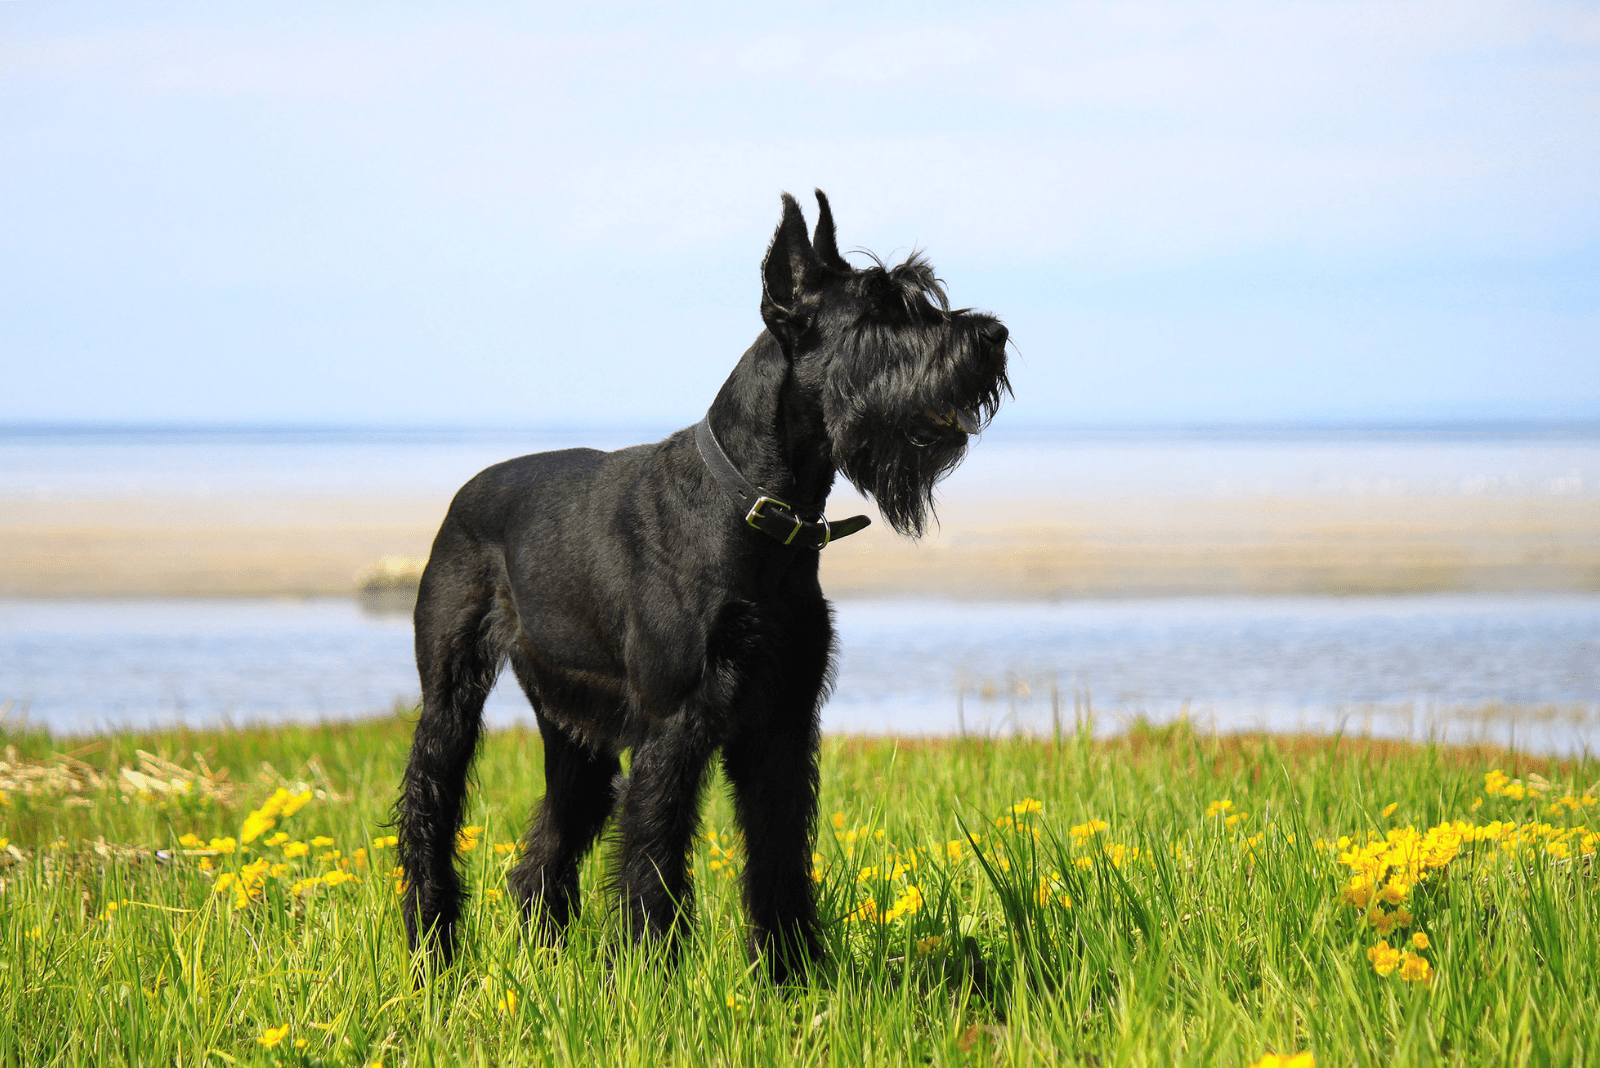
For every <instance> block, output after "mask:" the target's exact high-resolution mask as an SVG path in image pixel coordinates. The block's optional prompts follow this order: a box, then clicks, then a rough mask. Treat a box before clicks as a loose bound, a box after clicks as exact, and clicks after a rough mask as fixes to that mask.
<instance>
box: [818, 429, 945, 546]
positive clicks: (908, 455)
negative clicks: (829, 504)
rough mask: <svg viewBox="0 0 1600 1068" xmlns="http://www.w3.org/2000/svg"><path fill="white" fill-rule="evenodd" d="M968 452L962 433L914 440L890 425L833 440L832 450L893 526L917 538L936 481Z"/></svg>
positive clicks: (930, 511)
mask: <svg viewBox="0 0 1600 1068" xmlns="http://www.w3.org/2000/svg"><path fill="white" fill-rule="evenodd" d="M841 446H842V448H841ZM966 454H967V438H966V435H965V434H959V435H951V436H946V437H942V438H940V439H939V440H936V441H933V442H930V443H929V444H927V445H917V444H914V443H913V442H912V440H911V438H910V436H909V435H908V434H907V433H906V432H905V431H904V430H902V429H900V428H897V427H892V426H888V425H879V426H876V427H870V428H863V432H861V433H859V434H857V435H854V436H852V437H851V439H849V440H847V441H836V442H835V450H834V455H835V456H836V457H838V458H839V470H840V472H841V473H843V475H844V476H845V477H846V478H848V479H849V480H850V482H851V483H852V484H853V485H854V486H855V487H856V489H858V490H860V491H861V492H862V493H864V494H866V495H867V496H869V497H871V498H872V499H873V500H874V501H876V502H877V505H878V511H880V512H881V513H883V518H884V519H886V520H887V521H888V523H889V525H890V526H891V527H893V528H894V529H895V531H896V532H898V533H900V534H903V535H906V536H907V537H912V538H920V537H921V536H922V534H923V532H924V531H925V530H926V529H927V524H928V519H929V518H930V517H933V516H934V504H933V490H934V487H935V486H937V485H938V483H939V480H940V479H942V478H944V477H945V476H946V475H948V474H949V473H950V472H951V471H953V470H955V468H956V466H957V465H958V464H960V463H961V460H962V457H964V456H966Z"/></svg>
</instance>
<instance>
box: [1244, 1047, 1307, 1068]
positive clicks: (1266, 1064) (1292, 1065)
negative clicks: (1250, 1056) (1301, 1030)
mask: <svg viewBox="0 0 1600 1068" xmlns="http://www.w3.org/2000/svg"><path fill="white" fill-rule="evenodd" d="M1250 1068H1317V1059H1316V1058H1315V1057H1313V1056H1312V1055H1311V1052H1310V1051H1309V1050H1307V1051H1306V1052H1305V1053H1296V1054H1293V1055H1291V1054H1288V1053H1269V1054H1267V1055H1266V1056H1264V1057H1262V1058H1261V1059H1260V1060H1259V1061H1256V1063H1254V1064H1252V1065H1251V1066H1250Z"/></svg>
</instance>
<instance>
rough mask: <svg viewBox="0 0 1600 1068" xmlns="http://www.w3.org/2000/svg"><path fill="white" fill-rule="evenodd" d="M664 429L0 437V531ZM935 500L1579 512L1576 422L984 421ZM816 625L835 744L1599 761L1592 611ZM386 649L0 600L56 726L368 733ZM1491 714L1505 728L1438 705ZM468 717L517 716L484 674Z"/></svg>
mask: <svg viewBox="0 0 1600 1068" xmlns="http://www.w3.org/2000/svg"><path fill="white" fill-rule="evenodd" d="M694 414H697V413H690V414H689V415H688V416H686V418H685V422H688V421H690V419H692V417H693V415H694ZM670 429H672V428H670V427H634V428H619V429H611V430H583V431H549V430H528V429H524V430H509V429H508V430H484V431H466V430H403V429H402V430H390V431H382V430H339V429H332V430H281V429H280V430H260V431H252V430H238V429H234V430H227V429H219V430H186V429H166V430H161V429H155V430H122V431H118V430H81V429H80V430H74V429H71V428H48V427H47V428H32V429H29V428H15V427H13V428H4V427H0V526H3V522H4V507H5V502H6V501H7V500H12V501H16V500H35V501H39V500H97V499H98V500H106V499H111V500H116V499H133V498H137V499H144V500H150V499H156V500H201V501H203V500H212V499H215V500H236V499H282V498H349V497H366V498H384V497H391V498H413V499H422V498H442V497H445V496H448V495H449V494H450V493H452V492H453V491H454V490H455V488H456V487H457V486H459V485H460V484H461V483H462V482H464V481H465V480H466V479H467V478H469V477H471V476H472V475H473V474H474V473H475V472H477V471H479V470H481V469H482V468H483V467H485V466H487V465H488V464H491V463H494V462H496V461H498V460H502V459H505V458H507V457H510V456H515V455H519V454H521V453H526V452H531V451H537V450H540V449H550V448H562V447H567V446H571V445H579V444H581V445H591V446H595V447H599V448H617V447H621V446H623V445H627V444H632V443H635V442H639V441H649V440H655V439H658V438H660V437H661V436H662V435H663V434H665V433H666V432H668V431H669V430H670ZM840 495H841V496H844V495H845V494H844V493H843V492H841V494H840ZM942 496H943V497H944V499H946V500H947V501H950V502H961V501H984V500H1011V501H1016V500H1022V499H1028V498H1040V497H1044V498H1056V499H1105V500H1111V499H1125V500H1126V499H1150V498H1168V499H1171V498H1187V499H1199V498H1211V499H1230V498H1231V499H1237V498H1245V497H1255V498H1262V497H1345V498H1349V497H1374V496H1376V497H1410V498H1416V497H1462V498H1464V497H1490V498H1495V499H1515V498H1525V497H1566V498H1572V497H1576V498H1582V499H1593V498H1597V497H1600V430H1597V429H1596V428H1593V427H1589V428H1582V427H1578V428H1565V429H1563V428H1522V429H1517V428H1504V427H1462V428H1453V429H1448V428H1447V429H1437V428H1436V429H1432V430H1408V429H1405V428H1393V429H1390V430H1379V431H1372V430H1336V429H1323V430H1304V429H1301V430H1293V429H1291V430H1265V429H1259V428H1258V429H1248V428H1246V429H1234V430H1226V429H1223V430H1212V431H1190V432H1182V431H1151V432H1112V431H1107V432H1090V431H1080V432H1052V433H1044V432H1025V431H1010V430H1008V429H1007V428H1006V427H1005V424H1004V420H1003V417H1002V422H1001V425H1000V426H999V427H997V428H995V429H994V430H991V431H990V432H989V433H988V434H986V435H985V436H984V438H983V440H982V441H980V442H979V444H978V445H977V447H976V448H974V449H973V450H972V452H971V453H970V454H969V457H968V459H967V461H966V463H964V464H963V466H962V467H961V468H960V469H959V470H958V471H957V472H956V474H955V475H954V476H953V477H952V478H951V479H950V480H949V481H948V482H947V483H945V485H944V487H943V493H942ZM835 507H836V508H839V509H844V508H849V507H851V505H850V504H849V503H848V502H841V503H836V505H835ZM838 619H839V631H840V637H841V643H842V656H841V660H840V668H839V684H838V688H837V691H836V693H835V695H834V698H833V700H832V701H831V702H830V703H829V705H828V706H827V708H826V709H825V712H824V723H825V725H826V727H827V728H828V729H829V730H834V731H892V732H897V733H948V732H954V731H956V730H958V729H963V728H964V729H966V730H969V731H989V732H1008V731H1013V730H1026V731H1045V730H1050V729H1053V726H1054V723H1055V722H1056V721H1057V720H1058V719H1059V720H1062V721H1064V722H1065V723H1066V724H1067V725H1068V726H1070V724H1071V721H1072V719H1073V717H1074V716H1075V715H1076V716H1078V717H1087V716H1090V715H1092V717H1093V722H1094V727H1095V729H1096V730H1098V731H1101V732H1104V731H1107V730H1114V729H1117V728H1118V727H1120V726H1122V725H1124V724H1126V723H1128V722H1130V721H1131V720H1132V719H1133V718H1134V717H1136V716H1144V717H1146V718H1148V719H1151V720H1154V721H1162V720H1167V719H1171V718H1173V717H1175V716H1178V715H1183V714H1187V715H1189V716H1190V717H1191V718H1192V719H1194V720H1196V721H1197V722H1199V723H1201V724H1203V725H1206V726H1214V727H1216V728H1217V729H1220V730H1237V729H1253V728H1269V729H1274V730H1314V731H1337V730H1341V729H1342V730H1347V731H1372V732H1374V733H1383V734H1392V735H1401V736H1404V735H1411V736H1424V735H1427V734H1429V733H1430V732H1431V733H1432V734H1434V735H1442V736H1444V737H1446V738H1454V739H1458V740H1460V739H1466V738H1469V737H1476V736H1479V735H1481V736H1484V737H1488V738H1492V739H1495V740H1500V741H1511V740H1515V741H1516V742H1517V744H1519V745H1524V746H1529V747H1533V748H1540V749H1546V750H1552V751H1563V752H1566V751H1580V750H1583V749H1585V748H1588V749H1595V748H1600V747H1597V746H1596V744H1595V743H1596V741H1597V738H1600V735H1597V730H1600V728H1597V726H1596V723H1595V718H1596V709H1597V703H1600V684H1597V682H1596V675H1597V670H1600V669H1597V664H1600V651H1597V639H1596V638H1595V635H1596V634H1600V626H1597V624H1600V597H1596V596H1595V595H1574V596H1539V597H1484V596H1473V597H1397V598H1347V599H1334V598H1294V599H1246V598H1238V599H1225V598H1195V599H1168V600H1146V601H1114V602H1078V603H1064V604H992V605H972V604H959V605H957V604H940V603H926V602H919V603H915V604H908V603H903V602H902V603H896V602H844V603H841V604H839V605H838ZM410 645H411V635H410V626H409V622H408V620H407V619H406V618H404V617H403V616H402V617H396V616H383V615H373V614H368V613H364V612H363V611H362V610H361V608H360V606H359V605H357V604H356V603H355V602H354V601H350V600H345V599H328V600H311V601H261V600H257V601H183V600H157V601H140V602H114V601H71V602H47V601H35V602H22V601H10V602H5V601H0V701H5V700H7V699H9V700H11V701H12V702H13V704H12V713H11V714H12V715H13V716H15V715H18V714H20V711H21V710H22V709H25V710H26V713H27V715H28V716H29V717H30V718H31V720H32V721H33V722H36V723H43V724H44V725H46V726H48V727H50V729H52V730H54V731H57V732H83V731H90V730H96V729H102V728H105V727H109V726H143V725H161V724H171V723H174V722H186V723H190V724H194V725H201V724H217V723H230V722H231V723H245V722H276V721H281V720H285V719H291V718H294V719H317V718H343V717H349V716H359V715H368V714H372V713H374V712H382V711H385V710H387V709H389V708H392V707H393V706H394V704H395V703H396V702H397V701H400V702H410V701H412V700H413V699H414V698H415V694H416V681H415V675H414V668H413V667H412V662H411V651H410ZM1492 702H1499V703H1501V704H1503V705H1505V706H1507V707H1508V708H1510V709H1511V710H1512V712H1513V713H1514V714H1515V717H1516V718H1515V721H1514V722H1513V720H1512V719H1511V718H1508V717H1499V718H1490V719H1487V720H1486V719H1484V718H1482V717H1477V718H1473V717H1466V718H1463V716H1462V715H1460V712H1461V710H1463V709H1472V708H1480V709H1481V708H1482V707H1483V706H1484V705H1485V704H1487V703H1492ZM489 716H490V719H491V721H492V722H494V723H498V724H505V723H510V722H514V721H517V720H521V719H525V718H526V716H527V710H526V706H525V704H524V703H523V702H522V699H521V697H520V695H519V694H517V693H516V692H515V688H514V687H512V686H507V685H504V684H502V686H501V687H500V688H499V689H497V690H496V692H495V694H494V695H493V697H492V698H491V702H490V708H489Z"/></svg>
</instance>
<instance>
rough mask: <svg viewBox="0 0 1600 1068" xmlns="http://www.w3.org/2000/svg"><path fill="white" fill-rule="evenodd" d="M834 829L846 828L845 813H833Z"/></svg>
mask: <svg viewBox="0 0 1600 1068" xmlns="http://www.w3.org/2000/svg"><path fill="white" fill-rule="evenodd" d="M833 829H834V830H836V831H842V830H844V813H843V812H835V813H834V814H833Z"/></svg>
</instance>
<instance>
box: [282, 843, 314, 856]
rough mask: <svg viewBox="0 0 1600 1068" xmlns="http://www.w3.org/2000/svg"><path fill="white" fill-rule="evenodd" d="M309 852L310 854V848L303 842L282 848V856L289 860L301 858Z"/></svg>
mask: <svg viewBox="0 0 1600 1068" xmlns="http://www.w3.org/2000/svg"><path fill="white" fill-rule="evenodd" d="M309 852H311V847H310V846H308V845H306V844H305V843H304V842H290V843H289V844H288V845H286V846H284V847H283V855H284V856H286V857H290V858H293V857H303V856H305V855H306V854H307V853H309Z"/></svg>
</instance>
